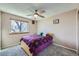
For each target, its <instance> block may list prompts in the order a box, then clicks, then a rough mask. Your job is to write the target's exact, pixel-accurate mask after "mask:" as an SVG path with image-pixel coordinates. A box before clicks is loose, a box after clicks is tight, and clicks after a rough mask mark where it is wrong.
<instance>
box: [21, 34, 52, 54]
mask: <svg viewBox="0 0 79 59" xmlns="http://www.w3.org/2000/svg"><path fill="white" fill-rule="evenodd" d="M52 39H53V37H52V36H50V35H46V36H40V35H36V34H33V35H28V36H23V37H22V38H21V41H24V42H25V43H26V44H27V45H28V47H29V48H30V49H29V51H30V52H31V53H32V55H37V54H38V53H39V52H41V51H42V50H44V49H45V48H46V47H47V46H49V45H50V44H52V42H53V41H52Z"/></svg>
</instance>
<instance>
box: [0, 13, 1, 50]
mask: <svg viewBox="0 0 79 59" xmlns="http://www.w3.org/2000/svg"><path fill="white" fill-rule="evenodd" d="M0 49H1V12H0Z"/></svg>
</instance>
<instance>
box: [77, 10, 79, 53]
mask: <svg viewBox="0 0 79 59" xmlns="http://www.w3.org/2000/svg"><path fill="white" fill-rule="evenodd" d="M77 27H78V54H79V11H78V26H77Z"/></svg>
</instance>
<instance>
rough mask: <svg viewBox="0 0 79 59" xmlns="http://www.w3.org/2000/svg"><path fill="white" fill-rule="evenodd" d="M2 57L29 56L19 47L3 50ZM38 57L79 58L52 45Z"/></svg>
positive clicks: (73, 53) (0, 53)
mask: <svg viewBox="0 0 79 59" xmlns="http://www.w3.org/2000/svg"><path fill="white" fill-rule="evenodd" d="M0 56H27V54H26V53H25V52H24V51H23V50H22V49H21V47H20V46H19V45H18V46H15V47H11V48H7V49H3V50H2V51H0ZM38 56H77V54H76V53H75V52H73V51H70V50H67V49H64V48H62V47H59V46H56V45H50V46H49V47H47V48H46V49H44V50H43V51H42V52H40V53H39V54H38Z"/></svg>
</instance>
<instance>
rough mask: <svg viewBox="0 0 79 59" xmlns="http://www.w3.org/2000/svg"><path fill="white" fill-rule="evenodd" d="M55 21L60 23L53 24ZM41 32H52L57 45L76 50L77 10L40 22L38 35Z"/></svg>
mask: <svg viewBox="0 0 79 59" xmlns="http://www.w3.org/2000/svg"><path fill="white" fill-rule="evenodd" d="M53 19H59V22H60V23H59V24H53ZM40 32H44V33H47V32H52V33H53V34H54V42H55V43H57V44H60V45H63V46H65V47H68V48H72V49H76V10H71V11H68V12H64V13H61V14H58V15H55V16H52V17H50V18H47V19H45V20H41V21H38V33H40Z"/></svg>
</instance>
